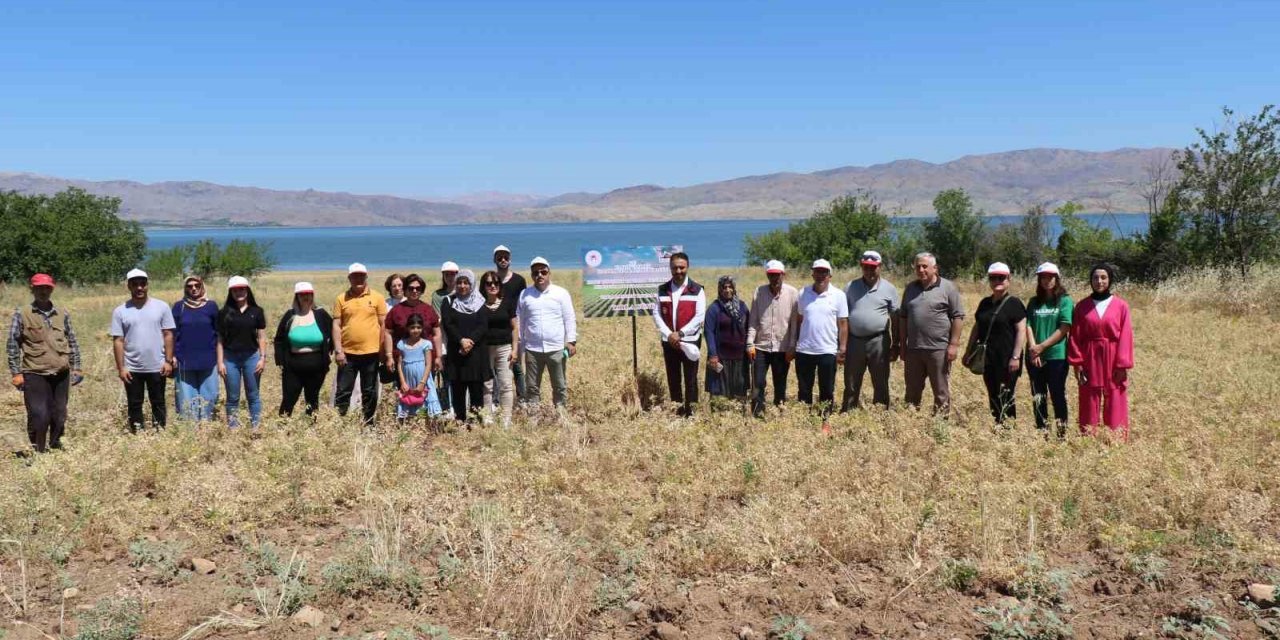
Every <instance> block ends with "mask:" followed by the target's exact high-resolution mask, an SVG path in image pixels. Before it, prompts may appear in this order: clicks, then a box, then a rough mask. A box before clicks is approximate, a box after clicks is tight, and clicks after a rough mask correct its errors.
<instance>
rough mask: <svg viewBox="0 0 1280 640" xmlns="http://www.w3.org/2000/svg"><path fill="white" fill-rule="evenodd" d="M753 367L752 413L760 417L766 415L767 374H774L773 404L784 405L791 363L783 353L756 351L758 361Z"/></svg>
mask: <svg viewBox="0 0 1280 640" xmlns="http://www.w3.org/2000/svg"><path fill="white" fill-rule="evenodd" d="M751 366H752V367H753V369H752V375H753V376H754V378H755V382H754V386H755V393H754V395H753V396H752V398H751V411H752V412H753V413H755V414H756V415H760V414H762V413H764V384H765V372H766V371H767V372H769V373H771V374H772V378H773V404H775V405H779V404H782V403H783V401H785V400H786V399H787V372H788V371H789V370H790V369H791V363H790V362H787V354H785V353H783V352H781V351H756V360H755V362H753V363H751Z"/></svg>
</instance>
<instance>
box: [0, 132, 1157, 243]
mask: <svg viewBox="0 0 1280 640" xmlns="http://www.w3.org/2000/svg"><path fill="white" fill-rule="evenodd" d="M1172 152H1173V149H1119V150H1116V151H1105V152H1089V151H1072V150H1068V149H1028V150H1025V151H1009V152H1004V153H992V154H986V155H974V156H965V157H963V158H959V159H957V160H952V161H950V162H944V163H941V164H933V163H929V162H923V161H920V160H898V161H895V162H890V163H887V164H878V165H873V166H870V167H841V168H838V169H830V170H827V171H818V172H814V173H774V174H769V175H761V176H747V177H743V178H736V179H733V180H724V181H721V182H708V183H704V184H697V185H693V186H688V187H673V188H663V187H660V186H656V185H651V184H645V185H637V186H632V187H624V188H620V189H615V190H613V191H610V192H608V193H602V194H597V193H567V194H563V195H559V196H555V197H552V198H546V199H540V198H538V197H537V196H528V195H521V194H506V193H498V192H490V193H482V194H471V195H469V196H459V197H457V198H450V199H448V200H449V201H446V202H440V201H430V200H420V199H413V198H397V197H392V196H378V195H371V196H367V195H352V194H349V193H329V192H323V191H313V190H307V191H273V190H270V189H259V188H254V187H230V186H223V185H217V184H212V183H208V182H161V183H156V184H142V183H139V182H129V181H110V182H89V181H85V180H69V179H64V178H52V177H45V176H38V175H34V174H29V173H0V190H17V191H21V192H24V193H54V192H56V191H60V190H62V189H64V188H66V187H68V186H77V187H81V188H83V189H85V190H87V191H89V192H91V193H97V194H102V195H110V196H117V197H119V198H121V200H122V201H123V210H124V215H125V216H126V217H129V218H131V219H135V220H140V221H143V222H149V223H156V224H173V225H190V226H194V225H202V224H279V225H289V226H346V225H352V226H354V225H423V224H457V223H467V222H490V221H508V220H519V221H524V222H528V221H531V220H541V221H549V222H553V221H577V220H670V219H680V220H697V219H703V220H706V219H717V218H720V219H725V218H776V217H792V216H796V217H798V216H805V215H808V214H810V213H812V212H813V210H814V208H815V207H817V206H818V205H820V204H821V203H822V202H824V201H827V200H830V199H831V198H833V197H836V196H839V195H843V194H846V193H852V192H854V191H857V190H860V189H867V190H870V191H871V192H872V193H873V194H874V195H875V197H876V198H877V199H879V200H880V202H882V203H883V204H885V205H886V206H887V207H889V208H900V209H901V210H903V211H905V212H907V213H909V214H912V215H929V214H931V213H932V205H931V202H932V200H933V197H934V196H935V195H937V194H938V192H939V191H942V190H943V189H951V188H956V187H960V188H964V189H966V190H967V191H968V192H969V193H970V195H972V196H973V199H974V202H975V203H976V204H977V206H978V207H980V208H982V209H984V210H986V212H987V213H992V214H1008V213H1018V212H1020V211H1023V210H1024V209H1026V207H1027V206H1029V205H1031V204H1034V203H1040V202H1045V203H1049V204H1050V205H1053V204H1058V203H1062V202H1065V201H1067V200H1076V201H1078V202H1081V203H1083V204H1084V205H1085V207H1086V208H1087V209H1089V210H1093V211H1098V210H1102V209H1108V208H1109V209H1110V210H1113V211H1141V210H1143V208H1144V204H1143V202H1142V198H1141V196H1140V194H1139V193H1138V189H1137V188H1136V185H1137V184H1139V183H1140V182H1141V181H1142V179H1143V177H1144V175H1145V173H1146V171H1147V169H1148V167H1150V166H1152V165H1153V164H1155V163H1157V162H1159V161H1160V160H1161V159H1164V158H1167V157H1168V156H1169V154H1170V153H1172Z"/></svg>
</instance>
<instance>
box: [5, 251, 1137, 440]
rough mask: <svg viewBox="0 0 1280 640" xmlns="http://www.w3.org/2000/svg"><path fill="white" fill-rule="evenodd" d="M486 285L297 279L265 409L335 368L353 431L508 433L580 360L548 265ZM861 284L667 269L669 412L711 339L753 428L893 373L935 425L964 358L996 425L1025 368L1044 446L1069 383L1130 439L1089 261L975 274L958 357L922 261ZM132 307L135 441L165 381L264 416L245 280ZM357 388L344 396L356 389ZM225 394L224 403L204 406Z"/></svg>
mask: <svg viewBox="0 0 1280 640" xmlns="http://www.w3.org/2000/svg"><path fill="white" fill-rule="evenodd" d="M493 260H494V267H495V268H494V269H492V270H489V271H485V272H484V273H483V274H481V275H480V276H478V277H477V276H476V274H475V272H473V271H471V270H469V269H459V267H458V265H457V264H456V263H454V262H445V263H444V264H443V265H441V268H440V287H439V288H438V289H436V290H434V291H433V292H432V294H431V297H430V299H429V300H428V299H424V298H425V294H426V291H427V283H426V281H425V280H424V279H423V278H422V277H421V276H419V275H418V274H412V273H411V274H408V275H405V276H401V275H400V274H392V275H391V276H390V277H388V278H387V279H386V281H385V288H386V290H387V293H388V296H386V297H383V296H382V295H380V294H375V293H374V292H373V291H371V290H370V288H369V275H368V270H367V269H366V268H365V267H364V265H362V264H360V263H355V264H352V265H350V267H349V268H348V269H347V283H348V287H347V289H346V290H345V291H343V292H342V293H341V294H339V295H338V296H337V297H336V298H335V299H334V303H333V306H332V307H331V308H330V309H325V308H323V307H322V306H320V305H318V304H317V303H316V291H315V288H314V287H313V286H312V285H311V283H309V282H298V283H296V284H295V285H294V288H293V302H292V304H291V305H290V307H289V308H288V309H287V310H285V311H284V313H283V315H282V316H281V317H280V320H279V322H278V324H277V325H276V327H275V333H274V336H273V337H272V339H271V342H272V346H273V350H272V360H273V361H274V364H275V365H276V366H278V367H279V368H280V371H281V387H282V393H281V399H280V405H279V408H278V413H279V414H280V415H283V416H288V415H291V414H292V413H293V410H294V408H295V407H296V405H297V402H298V400H299V399H302V400H303V401H304V403H305V407H306V409H305V411H306V413H307V414H308V415H310V414H312V413H314V412H315V410H316V408H317V407H318V406H319V402H320V391H321V389H322V387H323V385H324V381H325V380H326V379H327V377H328V374H329V370H330V369H331V368H332V367H333V366H334V365H336V367H337V374H336V376H335V378H336V381H335V389H334V394H333V397H334V405H335V406H336V408H337V410H338V413H340V414H342V415H346V413H347V412H348V410H349V409H350V407H351V405H352V404H353V403H354V402H355V401H356V400H357V399H358V401H359V403H360V405H361V413H362V416H363V420H364V422H365V424H371V423H372V422H373V421H374V418H375V416H376V413H377V406H378V399H379V397H380V395H382V394H383V392H384V386H383V385H389V388H390V389H392V390H393V392H394V395H395V398H396V403H397V407H396V415H397V417H398V418H399V419H401V420H407V419H409V418H411V417H414V416H421V415H428V416H437V415H442V414H446V413H447V412H449V411H450V410H452V413H453V417H455V418H456V419H458V420H462V421H468V420H474V419H476V418H477V416H480V415H485V414H497V415H500V416H501V417H502V419H503V420H504V422H505V421H509V420H510V419H511V415H512V411H513V408H514V406H515V403H516V401H517V400H519V401H522V402H525V403H528V404H538V403H540V400H541V383H542V378H543V374H544V372H546V373H547V374H549V377H550V379H551V388H552V401H553V403H554V404H555V406H556V407H563V406H564V404H565V402H566V400H567V397H568V383H567V378H566V375H565V367H566V363H567V361H568V359H569V358H570V357H572V356H573V355H574V354H575V353H576V351H577V322H576V314H575V312H574V309H573V300H572V299H571V297H570V295H569V292H568V291H566V290H565V289H564V288H562V287H560V286H558V285H555V284H552V282H551V265H550V263H549V262H548V261H547V260H546V259H544V258H542V257H537V258H534V259H533V260H532V261H531V262H530V265H529V267H530V278H531V280H532V284H528V281H527V280H526V279H525V278H524V277H523V276H521V275H520V274H517V273H515V272H513V271H512V270H511V252H510V250H509V249H508V248H507V247H505V246H498V247H496V248H495V249H494V251H493ZM860 264H861V269H862V277H860V278H857V279H855V280H853V281H852V282H850V283H849V285H848V286H847V287H846V288H845V289H844V290H841V289H839V288H838V287H836V286H834V285H833V284H832V282H831V278H832V267H831V264H830V263H829V262H828V261H827V260H824V259H819V260H815V261H814V262H813V264H812V266H811V272H810V273H811V277H812V284H810V285H807V286H805V287H804V288H803V290H799V291H797V290H796V288H795V287H793V286H791V285H790V284H787V283H786V282H785V280H786V273H787V271H786V267H785V266H784V265H783V264H782V263H781V262H779V261H777V260H770V261H769V262H768V263H767V264H766V265H765V276H766V277H767V279H768V283H767V284H764V285H761V286H759V287H758V288H756V290H755V292H754V294H753V296H752V299H751V300H752V301H751V304H750V305H749V306H748V305H747V304H746V303H745V302H744V301H743V300H742V299H740V298H739V297H738V286H737V283H736V282H735V281H734V279H733V278H732V277H730V276H722V277H720V278H719V280H718V282H717V283H716V284H717V286H716V297H715V299H714V301H713V302H712V303H711V304H708V302H707V294H706V291H705V290H704V289H703V288H702V286H701V285H699V284H698V283H697V282H694V281H693V280H692V279H691V278H690V277H689V256H688V255H687V254H685V253H682V252H681V253H675V254H673V255H671V256H670V259H669V267H670V272H671V279H670V280H669V281H667V282H666V283H663V284H662V285H661V286H659V287H658V291H657V296H656V299H655V301H654V306H653V310H652V311H653V320H654V324H655V327H656V329H657V331H658V334H659V336H660V337H661V340H662V342H661V345H662V355H663V363H664V366H665V369H666V374H667V384H668V388H669V390H670V395H671V399H672V400H673V401H674V402H676V403H679V404H680V410H681V413H682V414H684V415H690V414H692V412H693V408H694V406H695V405H696V404H697V402H698V391H699V386H700V385H699V380H698V369H699V360H700V359H701V343H702V339H703V336H704V334H705V337H706V340H707V366H706V369H705V377H704V379H703V381H702V382H703V384H704V385H705V387H706V388H707V390H708V392H709V393H711V394H714V395H723V396H730V397H737V398H743V399H746V398H748V396H749V397H750V404H751V408H752V411H753V413H754V414H755V415H757V416H760V415H762V414H763V413H764V411H765V388H766V386H767V383H768V382H769V381H770V380H771V381H772V384H773V403H774V404H775V405H776V404H781V403H782V402H784V401H785V399H786V387H787V376H788V372H789V370H790V367H791V364H792V363H793V362H794V363H795V367H796V377H797V380H798V383H799V384H798V387H799V389H798V398H799V400H800V401H801V402H805V403H809V404H814V402H815V399H814V395H813V390H814V386H815V384H816V386H817V388H818V394H817V400H816V402H817V403H818V404H819V405H820V406H821V407H822V414H823V418H824V424H825V423H826V420H825V419H826V417H827V416H828V415H829V414H830V412H831V411H833V410H834V407H835V383H836V372H837V370H838V367H839V366H840V365H843V366H844V394H843V398H842V402H841V409H842V411H849V410H852V409H854V408H857V407H859V406H860V404H861V390H862V383H863V380H864V378H867V377H869V378H870V380H871V388H872V401H873V402H874V403H876V404H879V405H883V406H885V407H887V406H888V405H889V403H890V400H889V395H890V394H889V378H890V369H891V365H892V363H893V362H896V361H898V360H899V359H901V361H902V364H903V374H904V381H905V394H904V395H905V400H906V402H907V404H910V405H913V406H917V407H918V406H919V405H920V403H921V400H922V396H923V393H924V387H925V383H926V382H927V383H928V384H929V385H930V387H931V388H932V391H933V406H934V410H935V412H939V413H942V414H944V415H945V414H946V413H947V412H948V411H949V408H950V404H951V395H950V375H951V370H952V365H953V363H954V362H955V361H956V360H960V362H961V364H963V365H964V366H965V367H966V368H967V369H969V370H970V371H972V372H974V373H976V374H980V375H981V376H982V379H983V382H984V384H985V386H986V389H987V396H988V404H989V406H990V409H991V414H992V416H993V418H994V419H995V420H996V421H997V422H1003V421H1004V420H1005V419H1007V418H1012V417H1015V416H1016V401H1015V389H1016V386H1017V381H1018V378H1019V377H1021V374H1022V370H1023V369H1024V368H1025V369H1026V370H1027V372H1028V376H1029V378H1030V380H1031V389H1032V408H1033V410H1034V413H1035V420H1036V426H1037V427H1038V428H1041V429H1048V428H1049V426H1050V425H1049V420H1050V416H1049V406H1050V405H1052V408H1053V419H1054V422H1055V424H1056V427H1057V432H1058V434H1059V436H1061V435H1063V434H1064V431H1065V425H1066V423H1067V419H1068V416H1067V413H1068V409H1067V398H1066V381H1067V377H1068V375H1069V374H1070V373H1071V372H1072V371H1074V375H1075V379H1076V382H1077V384H1078V385H1079V390H1080V392H1079V416H1078V417H1079V423H1080V425H1081V428H1082V430H1083V431H1085V432H1086V433H1092V432H1093V431H1094V430H1095V429H1096V427H1097V426H1098V425H1100V424H1101V425H1106V426H1107V427H1108V428H1110V429H1111V430H1114V431H1119V432H1120V434H1121V435H1122V436H1123V437H1127V435H1128V396H1127V390H1128V386H1129V383H1128V371H1129V369H1131V368H1132V367H1133V328H1132V325H1131V323H1130V317H1129V306H1128V304H1127V303H1126V302H1125V301H1124V300H1122V299H1120V298H1119V297H1118V296H1115V295H1113V294H1112V293H1111V285H1112V283H1113V281H1114V280H1115V271H1114V269H1113V268H1112V267H1111V266H1110V265H1106V264H1100V265H1097V266H1095V267H1094V268H1093V269H1091V270H1090V272H1089V279H1090V286H1091V288H1092V293H1091V295H1090V296H1089V297H1087V298H1084V299H1082V300H1081V301H1079V302H1078V303H1073V302H1072V300H1071V298H1070V297H1069V296H1068V295H1067V292H1066V290H1065V289H1064V288H1063V286H1062V282H1061V279H1060V275H1059V273H1058V268H1057V267H1056V266H1055V265H1053V264H1052V263H1047V262H1046V263H1044V264H1042V265H1040V267H1039V268H1038V269H1037V270H1036V278H1037V286H1036V292H1035V295H1034V297H1032V298H1031V299H1030V301H1029V303H1028V304H1025V305H1024V304H1023V302H1022V301H1021V300H1020V299H1019V298H1018V297H1016V296H1014V295H1012V294H1011V293H1010V291H1009V283H1010V270H1009V267H1008V266H1007V265H1005V264H1003V263H999V262H997V263H995V264H992V265H991V266H990V267H989V268H988V269H987V280H988V284H989V286H990V289H991V295H989V296H987V297H985V298H983V299H982V301H981V302H980V303H979V304H978V307H977V309H976V311H975V313H974V318H975V321H974V325H973V328H972V330H971V331H970V333H969V339H968V342H967V345H966V346H965V348H964V350H963V355H961V348H960V347H961V343H962V340H961V336H962V334H963V328H964V319H965V312H964V309H963V306H962V304H961V299H960V292H959V290H958V289H957V288H956V286H955V284H954V283H952V282H951V281H949V280H947V279H945V278H942V277H940V276H939V274H938V265H937V259H936V258H935V257H934V256H933V255H932V254H930V253H921V254H919V255H918V256H916V258H915V261H914V263H913V268H914V271H915V276H916V278H915V280H913V281H912V282H911V283H909V284H908V285H907V286H906V287H905V289H904V291H903V293H902V295H901V297H899V294H898V290H897V288H896V287H894V285H893V284H892V283H890V282H889V281H887V280H885V279H884V278H883V277H882V276H881V265H882V260H881V256H880V254H879V253H877V252H875V251H867V252H865V253H864V254H862V256H861V260H860ZM126 282H127V286H128V290H129V299H128V300H127V301H126V302H124V303H123V304H121V305H120V306H118V307H116V308H115V310H114V311H113V312H112V315H111V325H110V330H109V334H110V336H111V337H112V347H113V353H114V358H115V365H116V371H117V375H118V376H119V378H120V380H121V382H122V383H123V385H124V391H125V397H126V405H127V410H128V426H129V428H130V430H131V431H135V432H136V431H137V430H139V429H141V428H142V427H143V425H144V423H145V418H144V414H143V406H144V400H146V399H149V400H150V405H151V422H152V424H153V425H154V426H155V427H157V428H159V427H163V426H164V425H165V423H166V421H167V407H166V402H165V386H166V381H167V380H168V379H169V378H173V379H174V381H175V396H176V398H175V399H176V406H177V409H178V411H179V413H180V415H182V416H183V417H184V418H187V419H190V420H195V421H207V420H212V419H214V417H215V409H216V408H217V407H218V406H219V404H220V403H221V404H222V405H223V407H224V409H225V418H226V420H227V422H228V424H229V425H230V426H232V427H234V426H237V425H238V424H239V420H240V417H239V406H240V401H241V397H242V395H243V398H244V400H245V404H246V405H247V409H248V414H249V416H248V417H249V424H250V425H252V426H253V427H257V426H258V425H259V424H260V422H261V420H262V398H261V394H260V381H261V377H262V375H263V371H264V370H265V368H266V365H267V362H268V358H267V326H268V325H267V313H266V312H265V311H264V310H263V309H262V307H260V306H259V305H258V303H257V301H256V298H255V296H254V292H253V289H252V287H251V286H250V283H249V281H248V280H247V279H246V278H243V277H240V276H235V277H232V278H230V279H229V280H228V281H227V287H226V297H225V299H224V301H223V304H222V305H221V306H219V305H218V304H217V303H216V302H214V301H213V300H211V299H210V297H209V294H208V292H207V291H206V288H205V282H204V280H203V279H202V278H200V277H198V276H189V277H187V278H186V279H185V281H184V282H183V298H182V300H180V301H178V302H176V303H174V304H173V305H168V304H166V303H164V302H161V301H159V300H156V299H155V298H152V297H151V296H150V293H149V285H150V279H149V278H148V276H147V274H146V273H145V272H144V271H142V270H140V269H134V270H131V271H130V272H129V273H128V274H127V275H126ZM54 286H55V284H54V280H53V278H52V277H50V276H49V275H47V274H36V275H34V276H32V278H31V293H32V302H31V304H30V305H26V306H21V307H19V308H18V309H16V310H15V311H14V314H13V319H12V322H11V324H10V330H9V340H8V361H9V369H10V373H11V374H12V375H13V380H12V384H13V385H14V387H15V388H17V389H19V390H21V391H22V392H23V394H24V402H25V404H26V409H27V432H28V436H29V437H30V440H31V443H32V446H33V448H34V449H35V450H36V451H43V450H45V449H47V448H58V447H60V446H61V440H62V436H63V432H64V430H65V424H66V414H67V410H66V406H67V396H68V390H69V388H70V387H71V386H73V385H75V384H78V383H79V382H80V381H81V380H82V379H83V375H82V373H81V367H82V365H81V356H80V348H79V344H78V342H77V340H76V334H75V332H74V330H73V329H72V323H71V317H70V315H69V314H68V313H67V312H66V310H65V309H62V308H60V307H57V306H56V305H54V304H53V300H52V296H53V291H54ZM357 383H358V384H357ZM223 393H225V398H220V395H221V394H223Z"/></svg>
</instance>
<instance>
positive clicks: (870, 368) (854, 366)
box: [840, 251, 901, 411]
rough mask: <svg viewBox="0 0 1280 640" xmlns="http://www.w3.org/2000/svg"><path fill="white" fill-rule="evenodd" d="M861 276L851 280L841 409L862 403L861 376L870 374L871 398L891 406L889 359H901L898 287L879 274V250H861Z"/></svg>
mask: <svg viewBox="0 0 1280 640" xmlns="http://www.w3.org/2000/svg"><path fill="white" fill-rule="evenodd" d="M859 262H861V263H862V277H861V278H858V279H857V280H854V281H853V282H850V283H849V286H848V288H846V289H845V297H846V298H848V300H849V353H848V355H846V356H845V359H844V399H843V402H841V409H840V410H841V411H848V410H850V409H856V408H858V407H859V406H860V405H861V400H862V398H861V396H862V376H863V375H864V374H866V373H870V374H871V390H872V396H871V397H872V400H873V401H874V402H875V403H876V404H879V405H883V406H885V407H888V406H889V363H890V362H892V361H894V360H897V359H898V351H899V348H900V346H901V345H900V343H899V341H900V338H899V335H898V324H897V322H895V321H894V316H896V315H897V314H898V289H897V287H895V286H893V283H892V282H889V281H887V280H885V279H883V278H881V277H880V263H881V262H882V260H881V258H880V254H879V253H878V252H875V251H866V252H864V253H863V254H862V259H861V260H859Z"/></svg>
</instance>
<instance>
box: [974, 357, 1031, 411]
mask: <svg viewBox="0 0 1280 640" xmlns="http://www.w3.org/2000/svg"><path fill="white" fill-rule="evenodd" d="M1004 364H1005V366H1004V367H1002V368H996V367H991V366H988V367H987V368H986V369H985V370H983V372H982V383H983V384H985V385H986V386H987V404H988V405H990V406H991V417H992V418H995V419H996V424H1002V423H1003V422H1004V419H1005V418H1016V417H1018V403H1017V402H1015V401H1014V397H1013V392H1014V389H1016V388H1017V386H1018V377H1019V376H1021V375H1022V369H1021V368H1019V369H1018V371H1017V373H1012V374H1011V373H1009V368H1008V366H1009V361H1008V360H1004Z"/></svg>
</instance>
